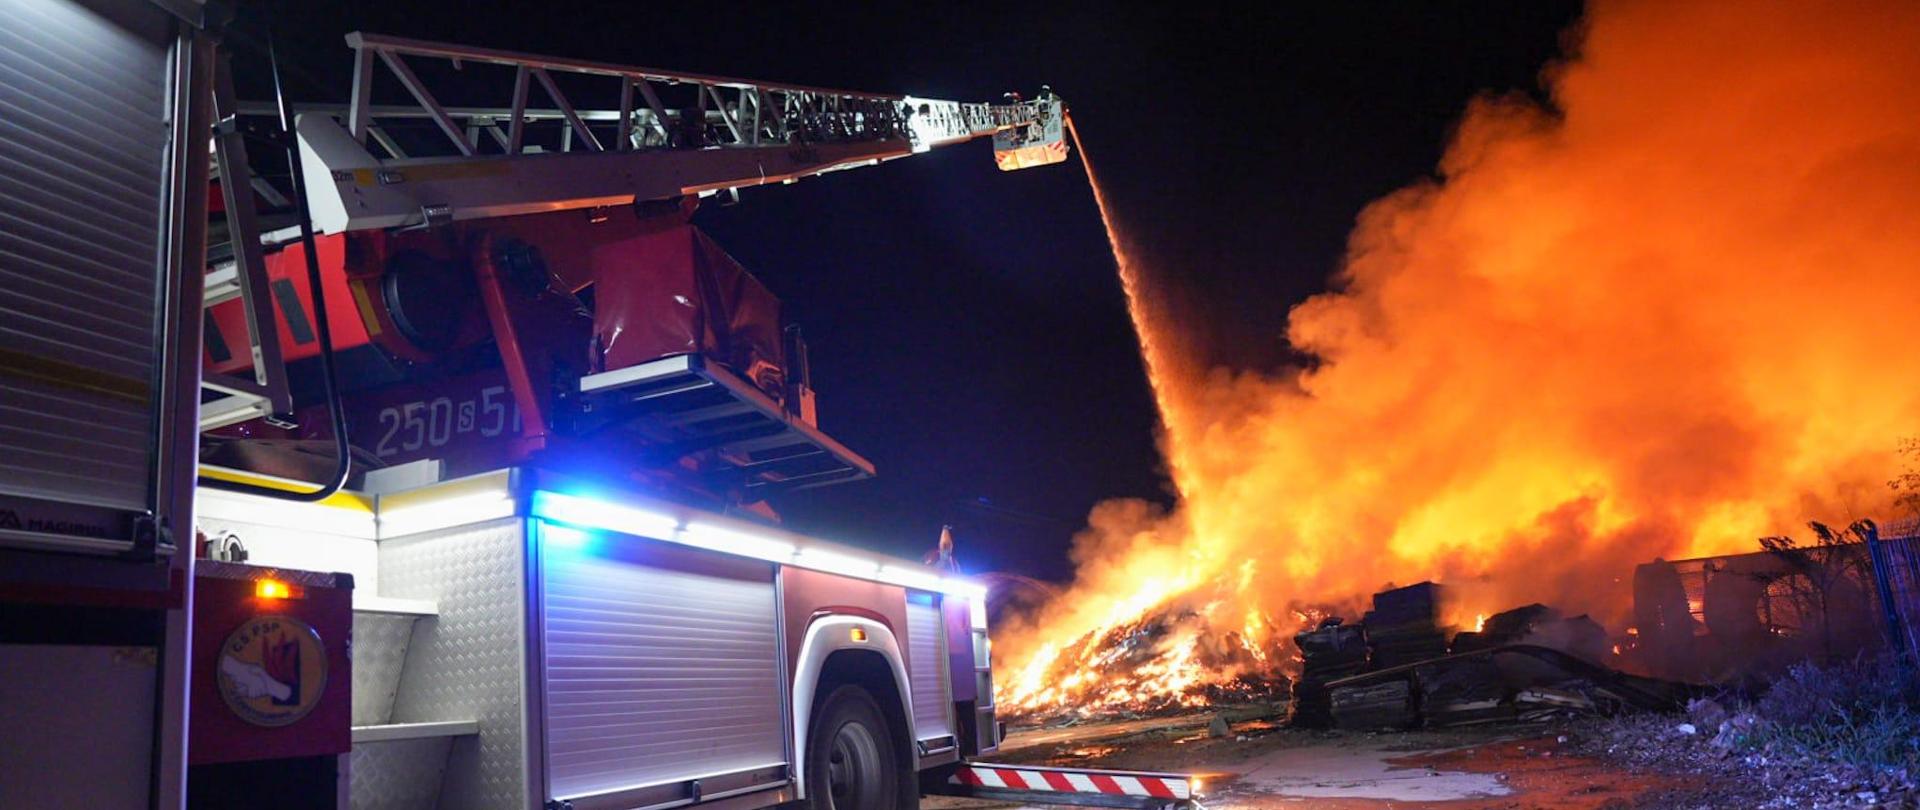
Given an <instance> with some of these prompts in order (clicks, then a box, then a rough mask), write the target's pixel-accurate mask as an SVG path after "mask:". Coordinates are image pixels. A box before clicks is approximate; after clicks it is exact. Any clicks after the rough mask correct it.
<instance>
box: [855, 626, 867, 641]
mask: <svg viewBox="0 0 1920 810" xmlns="http://www.w3.org/2000/svg"><path fill="white" fill-rule="evenodd" d="M853 640H854V641H859V642H865V641H866V640H867V629H866V628H864V627H855V628H853Z"/></svg>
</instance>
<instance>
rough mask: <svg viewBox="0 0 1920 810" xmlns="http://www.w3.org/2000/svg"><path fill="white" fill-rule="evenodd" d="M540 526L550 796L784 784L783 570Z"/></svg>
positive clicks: (709, 791) (623, 538) (657, 544)
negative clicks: (674, 785)
mask: <svg viewBox="0 0 1920 810" xmlns="http://www.w3.org/2000/svg"><path fill="white" fill-rule="evenodd" d="M537 526H538V531H539V532H540V534H541V536H540V542H539V547H540V548H541V551H542V553H541V577H540V582H541V587H542V592H541V594H540V600H541V622H542V625H543V626H542V628H541V629H540V631H539V632H540V633H541V634H542V638H543V641H542V645H541V648H542V654H543V656H544V659H545V660H544V677H543V678H542V684H543V688H544V692H545V704H546V705H545V709H546V711H545V715H546V722H545V738H546V745H545V754H546V771H547V779H548V793H549V795H550V796H551V797H553V798H556V799H573V798H577V797H581V796H589V795H595V794H605V793H616V792H620V791H624V790H629V789H632V788H635V787H637V786H646V785H659V784H663V783H669V782H680V781H684V780H687V779H690V778H696V777H697V778H699V779H701V781H702V788H701V791H702V793H704V794H707V795H712V794H715V793H718V792H720V790H721V788H720V787H719V786H720V785H721V784H722V783H726V784H729V785H730V786H731V787H730V788H729V789H732V790H744V789H749V788H753V787H756V786H769V785H770V784H771V783H775V782H784V781H785V777H786V774H785V765H786V763H787V757H786V745H785V737H784V734H785V722H784V718H785V714H784V712H783V711H782V708H781V695H782V693H783V692H784V690H782V689H781V683H782V677H781V658H780V637H779V621H778V610H779V606H778V603H777V596H776V589H775V585H774V567H773V565H772V564H770V563H766V562H761V561H758V560H750V559H743V558H737V557H730V556H725V555H720V554H712V553H707V552H702V551H695V550H691V549H685V548H677V547H674V546H671V545H668V544H665V543H660V542H657V541H651V540H645V539H641V538H635V537H626V536H621V535H614V534H608V533H587V532H581V531H578V530H574V529H568V528H565V527H560V526H552V525H547V524H537ZM751 774H762V777H760V781H759V782H758V783H757V784H753V783H754V782H755V780H754V779H752V778H745V777H744V776H743V777H742V778H745V781H744V782H742V783H740V784H733V782H734V781H738V780H734V779H729V777H730V776H740V775H751ZM635 798H636V799H638V798H641V797H638V796H636V797H635ZM672 798H677V796H668V797H666V799H665V800H671V799H672ZM651 803H657V802H646V801H637V802H636V804H651Z"/></svg>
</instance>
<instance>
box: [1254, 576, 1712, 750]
mask: <svg viewBox="0 0 1920 810" xmlns="http://www.w3.org/2000/svg"><path fill="white" fill-rule="evenodd" d="M1441 596H1442V591H1441V589H1440V587H1439V586H1438V585H1435V584H1433V583H1431V582H1422V583H1419V584H1416V585H1410V586H1407V587H1403V588H1392V589H1389V590H1386V591H1382V592H1380V593H1377V594H1374V597H1373V609H1372V610H1370V611H1368V612H1367V613H1366V614H1365V616H1364V617H1363V619H1362V621H1361V622H1360V623H1359V624H1356V625H1349V624H1345V623H1344V622H1343V620H1341V619H1338V618H1331V619H1328V620H1326V621H1325V622H1323V623H1322V624H1321V625H1320V626H1319V627H1317V628H1315V629H1313V630H1309V631H1306V632H1303V633H1300V634H1299V635H1297V636H1295V639H1294V640H1295V643H1296V644H1297V645H1298V647H1299V649H1300V660H1301V662H1302V672H1301V674H1300V677H1299V678H1298V680H1297V681H1296V682H1295V684H1294V690H1293V691H1294V703H1293V711H1292V717H1291V719H1290V722H1291V723H1292V724H1293V725H1295V726H1299V727H1305V728H1340V729H1348V730H1356V731H1378V730H1400V729H1409V728H1415V727H1419V726H1425V727H1427V728H1454V727H1461V726H1472V725H1481V724H1486V723H1501V722H1510V721H1527V722H1539V721H1545V720H1552V719H1559V718H1569V717H1580V716H1589V715H1595V714H1612V713H1615V712H1618V711H1620V710H1622V709H1623V708H1628V707H1637V708H1642V709H1669V708H1677V707H1678V706H1679V705H1681V703H1682V702H1684V700H1685V699H1686V697H1687V694H1686V689H1685V687H1684V686H1683V685H1680V684H1671V683H1665V682H1660V681H1653V680H1649V679H1644V678H1636V677H1634V676H1629V675H1626V674H1624V673H1620V672H1618V671H1616V670H1613V669H1610V668H1608V667H1605V666H1603V665H1601V664H1599V663H1597V662H1599V661H1602V660H1606V659H1605V656H1604V651H1605V647H1606V644H1607V633H1606V630H1605V628H1603V627H1601V626H1600V624H1599V623H1598V622H1595V621H1594V620H1593V619H1592V618H1590V617H1588V616H1585V615H1581V616H1573V617H1566V616H1563V615H1562V614H1561V613H1560V612H1559V611H1558V610H1555V609H1554V608H1552V607H1549V606H1547V605H1542V604H1537V603H1536V604H1531V605H1525V606H1522V607H1518V608H1514V609H1513V610H1508V611H1505V612H1502V613H1497V614H1494V615H1493V616H1492V617H1490V618H1488V619H1487V620H1486V621H1485V622H1483V623H1482V625H1481V627H1479V628H1478V629H1477V630H1473V631H1467V632H1461V633H1457V634H1455V635H1454V636H1453V638H1452V639H1451V642H1450V643H1449V640H1448V635H1447V634H1448V630H1449V628H1447V627H1445V626H1443V625H1442V624H1441V622H1440V615H1441V610H1440V607H1441V606H1440V599H1441Z"/></svg>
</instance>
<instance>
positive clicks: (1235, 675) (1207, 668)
mask: <svg viewBox="0 0 1920 810" xmlns="http://www.w3.org/2000/svg"><path fill="white" fill-rule="evenodd" d="M1212 612H1213V610H1210V609H1208V608H1205V607H1203V608H1200V609H1197V610H1178V611H1176V610H1162V611H1158V612H1155V613H1153V614H1150V615H1147V616H1142V617H1141V618H1139V619H1138V620H1135V621H1131V622H1126V623H1124V624H1120V625H1116V626H1114V627H1111V628H1108V629H1106V630H1105V631H1104V632H1100V633H1097V634H1095V633H1089V634H1087V635H1086V636H1084V637H1082V638H1080V639H1077V640H1075V641H1074V642H1073V643H1072V644H1069V645H1067V646H1066V647H1065V648H1064V649H1062V650H1056V651H1049V657H1048V658H1046V659H1044V660H1043V661H1038V662H1036V663H1038V664H1041V666H1039V668H1037V669H1036V668H1035V667H1034V666H1033V665H1029V667H1028V668H1027V669H1025V670H1023V671H1022V672H1021V678H1020V684H1019V686H1017V687H1016V689H1015V690H1014V691H1013V693H1012V694H1005V695H1002V696H1001V698H1000V704H1001V706H1002V707H1003V708H1002V709H1001V710H1000V712H1001V715H1002V716H1004V717H1011V718H1014V719H1026V720H1047V719H1053V718H1054V717H1057V716H1073V717H1090V716H1110V715H1128V714H1154V713H1162V712H1168V711H1175V710H1179V709H1184V708H1193V707H1198V706H1209V705H1214V704H1220V703H1246V702H1254V701H1264V700H1272V699H1275V698H1279V697H1284V696H1285V695H1286V694H1287V685H1288V682H1287V678H1286V676H1285V675H1284V674H1282V672H1281V671H1280V668H1279V666H1280V662H1281V661H1283V660H1284V651H1282V650H1281V649H1279V648H1278V647H1277V646H1262V642H1260V641H1258V640H1256V639H1253V638H1252V637H1251V634H1250V633H1249V632H1248V631H1247V630H1246V628H1244V627H1242V628H1235V629H1228V630H1221V629H1219V628H1216V627H1215V626H1214V625H1213V623H1212V621H1210V619H1209V614H1211V613H1212Z"/></svg>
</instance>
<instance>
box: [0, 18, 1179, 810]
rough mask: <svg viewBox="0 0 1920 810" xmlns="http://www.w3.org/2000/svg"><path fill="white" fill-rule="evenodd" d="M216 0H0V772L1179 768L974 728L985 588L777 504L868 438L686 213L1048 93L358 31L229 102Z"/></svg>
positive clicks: (61, 779)
mask: <svg viewBox="0 0 1920 810" xmlns="http://www.w3.org/2000/svg"><path fill="white" fill-rule="evenodd" d="M219 8H220V7H219V6H218V5H215V4H201V3H196V2H190V1H189V0H145V1H142V0H119V1H118V2H114V1H112V0H0V73H3V74H4V76H5V78H4V79H0V728H4V729H5V733H4V734H0V807H7V808H13V807H22V808H24V807H45V808H60V807H76V808H81V807H84V808H135V807H151V808H177V807H183V806H184V807H206V808H219V807H263V806H271V807H279V808H307V807H312V808H321V807H325V808H344V807H352V808H369V809H371V808H536V807H537V808H577V810H589V809H590V808H647V809H648V810H664V808H679V807H693V806H701V807H706V808H713V810H752V808H760V807H768V806H773V805H782V804H793V803H806V804H808V805H810V806H812V807H815V808H832V809H833V810H880V809H881V808H905V807H913V806H916V805H917V803H918V801H919V798H920V796H921V795H922V794H926V793H948V794H955V795H971V796H989V797H1000V798H1006V799H1011V800H1015V801H1023V802H1038V803H1056V804H1091V805H1098V806H1113V807H1137V808H1143V809H1150V808H1166V807H1172V806H1176V805H1180V806H1185V805H1191V804H1192V802H1193V795H1192V789H1191V786H1190V784H1189V781H1188V780H1187V779H1186V778H1185V777H1182V776H1178V775H1173V774H1158V773H1130V772H1114V771H1089V770H1077V769H1060V768H1040V767H1030V766H1001V765H992V764H988V763H985V762H982V761H981V759H980V758H982V757H986V756H990V755H992V754H993V753H994V752H995V751H996V750H997V748H998V746H999V743H1000V739H1001V734H1002V729H1001V727H1000V724H999V723H998V722H997V721H996V719H995V714H994V706H993V684H992V674H991V670H990V667H989V644H988V639H987V626H986V625H987V606H986V595H987V594H986V591H985V589H984V588H982V587H981V586H980V585H979V584H977V583H975V582H973V581H970V580H968V579H966V578H964V577H961V576H959V575H957V574H956V573H955V572H954V571H952V570H949V569H946V568H939V567H932V566H927V565H922V564H920V563H919V562H915V561H908V560H900V559H892V558H888V557H884V556H882V555H878V554H875V553H873V552H871V551H869V550H866V549H863V548H860V547H857V546H853V545H848V544H842V543H836V542H832V541H830V540H827V539H822V538H815V537H808V536H803V535H800V534H798V533H795V532H792V531H788V530H786V529H784V528H782V527H781V526H780V523H779V520H778V515H777V514H776V512H775V510H774V509H772V508H771V507H770V506H769V499H770V498H772V497H774V496H776V495H781V494H785V493H791V492H795V491H799V490H805V489H808V488H812V487H819V486H826V485H831V484H836V483H841V482H846V481H852V480H857V479H861V478H864V477H867V476H871V475H873V474H874V473H875V469H874V466H873V465H872V464H871V463H870V462H868V461H867V460H866V459H865V458H863V457H861V456H860V455H859V454H858V453H857V452H855V451H854V450H852V449H850V448H848V447H846V446H844V445H842V444H841V443H839V442H837V441H835V440H834V439H833V438H831V437H830V436H828V435H827V434H826V433H824V432H822V430H821V428H820V420H819V418H818V407H817V404H816V398H815V393H814V391H813V389H812V385H811V381H810V379H809V375H808V366H807V350H806V344H805V342H804V340H803V339H802V337H801V335H800V333H799V331H798V330H797V328H795V327H794V326H793V325H792V324H790V323H788V322H787V321H786V320H785V319H783V317H782V315H781V312H780V303H779V301H778V299H777V298H776V297H775V296H773V295H772V294H771V293H769V292H768V290H767V289H766V288H765V287H764V286H763V285H761V284H760V283H759V282H758V281H757V280H755V278H754V277H753V276H752V275H751V274H749V273H748V272H747V271H746V270H745V269H744V268H742V267H741V266H740V265H739V264H738V263H737V262H735V261H734V260H733V259H732V258H731V257H730V256H729V255H728V254H727V253H726V251H725V250H724V249H723V248H722V247H721V246H720V245H718V244H716V243H715V242H714V241H713V240H712V239H710V238H708V237H707V236H706V235H705V234H704V233H702V232H701V231H700V229H699V228H698V227H696V226H695V225H694V224H693V221H692V219H691V215H692V213H693V211H694V210H695V209H696V208H697V207H698V206H699V205H700V204H702V202H703V201H704V202H705V203H707V204H713V203H716V202H720V203H728V202H733V201H736V200H738V198H739V193H740V190H741V189H743V188H750V187H755V186H764V185H777V184H783V183H792V182H797V181H800V180H802V179H804V178H812V177H815V176H818V175H822V174H826V173H829V172H834V171H839V170H844V169H852V168H858V167H863V166H871V165H875V164H878V163H881V162H884V161H888V160H894V159H898V158H904V157H909V156H912V155H914V154H916V153H920V152H924V151H927V150H929V149H933V148H936V147H941V146H946V145H950V144H958V143H962V142H966V141H969V140H972V139H975V138H978V137H981V136H993V137H996V138H997V139H998V140H999V141H1000V146H1001V147H1002V149H1001V151H1002V152H1004V153H1008V154H1003V155H1002V156H1001V159H1000V164H1001V165H1002V166H1003V167H1004V168H1024V167H1027V166H1033V165H1045V164H1048V163H1057V162H1060V161H1061V160H1064V159H1065V157H1066V150H1065V145H1064V143H1061V142H1060V122H1061V120H1062V118H1063V116H1064V115H1065V108H1064V106H1063V105H1062V104H1061V103H1060V102H1059V100H1058V99H1057V98H1053V97H1052V96H1051V95H1050V94H1048V95H1043V96H1042V97H1041V98H1038V99H1035V100H1032V101H1019V100H1015V101H1012V102H1010V103H1005V104H971V103H959V102H952V101H943V100H936V99H923V98H917V97H911V96H902V95H885V94H872V93H858V92H849V91H840V90H832V89H824V88H815V87H806V86H799V85H788V84H778V83H770V82H760V81H753V80H744V79H736V78H728V77H721V76H711V75H703V74H691V73H683V72H672V71H662V70H655V69H651V68H642V67H635V66H630V65H619V64H607V63H601V62H592V61H584V60H578V59H566V58H557V57H544V56H537V55H531V54H523V53H513V52H506V51H498V50H489V49H483V48H473V47H465V46H458V45H449V44H443V43H435V42H423V41H417V40H409V39H402V38H396V37H387V36H379V35H374V34H365V33H356V34H352V35H350V36H348V37H347V41H346V43H345V44H346V48H345V50H344V52H343V57H349V58H351V59H353V60H354V61H353V68H354V69H353V84H352V86H351V87H350V88H348V89H347V90H346V91H345V92H344V93H342V97H343V98H345V99H346V101H345V103H344V104H341V103H338V102H337V100H335V103H334V105H333V106H328V105H326V104H314V105H305V104H302V105H295V104H293V103H292V102H290V101H289V100H287V99H286V98H285V97H284V96H280V97H277V98H276V99H275V100H274V101H272V102H268V103H254V102H243V101H241V100H239V99H238V98H237V97H236V94H235V89H234V86H235V82H234V71H235V67H234V65H233V62H232V60H231V58H230V56H229V54H228V52H227V50H226V49H225V48H223V47H222V44H221V43H222V36H223V31H222V26H223V22H224V21H223V20H221V19H218V17H219ZM269 69H270V70H272V72H273V74H274V78H275V82H274V86H275V87H276V88H277V87H278V81H277V79H278V70H277V67H273V68H269ZM449 77H454V78H457V79H458V80H457V81H450V80H449ZM489 94H491V95H489ZM577 100H585V101H593V102H594V103H595V105H596V106H593V107H591V108H590V107H589V106H587V105H586V104H585V103H584V101H581V103H579V104H577V103H576V101H577ZM389 102H397V103H389ZM474 103H482V104H485V103H494V104H498V106H466V105H470V104H474ZM600 104H604V105H605V108H604V109H603V108H601V107H600V106H597V105H600ZM1016 151H1017V154H1014V152H1016ZM275 167H278V169H276V168H275Z"/></svg>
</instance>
